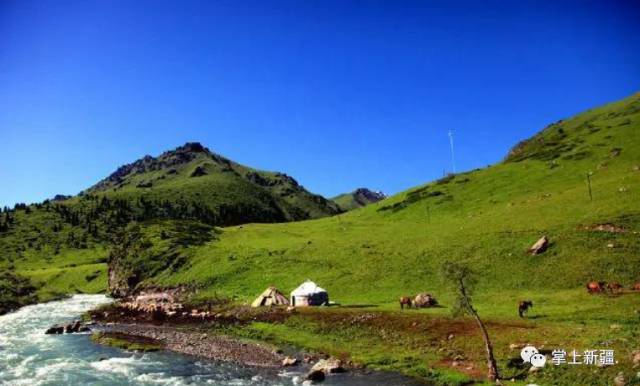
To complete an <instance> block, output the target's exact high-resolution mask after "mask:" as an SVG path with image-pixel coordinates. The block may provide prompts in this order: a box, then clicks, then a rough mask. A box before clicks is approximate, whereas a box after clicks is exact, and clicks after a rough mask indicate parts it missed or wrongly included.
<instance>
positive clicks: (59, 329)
mask: <svg viewBox="0 0 640 386" xmlns="http://www.w3.org/2000/svg"><path fill="white" fill-rule="evenodd" d="M44 333H45V334H48V335H52V334H64V326H63V325H60V324H56V325H55V326H51V327H49V328H47V330H46V331H45V332H44Z"/></svg>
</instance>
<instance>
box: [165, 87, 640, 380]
mask: <svg viewBox="0 0 640 386" xmlns="http://www.w3.org/2000/svg"><path fill="white" fill-rule="evenodd" d="M559 129H562V131H560V130H559ZM540 138H544V142H543V140H541V139H540ZM543 143H544V144H547V145H544V144H543ZM616 149H621V150H620V153H619V155H615V154H617V153H618V151H617V150H616ZM518 150H519V151H518V152H515V153H514V154H513V155H512V156H511V160H510V161H509V162H504V163H500V164H497V165H495V166H492V167H489V168H486V169H483V170H477V171H473V172H469V173H464V174H460V175H456V176H455V177H453V178H449V179H445V180H442V181H440V182H434V183H430V184H427V185H425V186H422V187H419V188H416V189H412V190H410V191H408V192H405V193H402V194H399V195H397V196H395V197H392V198H390V199H388V200H385V201H383V202H380V203H377V204H373V205H370V206H368V207H365V208H362V209H359V210H355V211H352V212H349V213H346V214H343V215H340V216H339V217H331V218H325V219H320V220H314V221H305V222H297V223H289V224H270V225H266V224H251V225H245V226H242V227H229V228H225V229H224V230H223V232H222V234H221V235H220V236H219V237H220V239H219V240H217V241H213V242H211V243H209V244H207V245H206V246H204V247H200V248H198V249H197V250H195V251H194V252H193V253H194V255H193V256H194V257H193V260H192V262H191V263H192V266H191V268H190V269H186V270H183V271H180V272H178V273H177V274H175V275H172V276H169V277H163V278H162V279H160V280H159V281H160V282H161V283H164V284H171V285H175V284H179V283H186V282H197V283H200V285H201V286H202V287H203V291H201V292H200V294H199V296H200V297H207V296H211V295H213V294H218V293H224V294H227V295H230V296H237V297H238V298H239V299H241V300H251V299H252V297H253V296H255V295H256V294H258V293H260V291H261V290H262V289H264V287H266V286H267V285H269V284H275V285H277V286H278V287H279V288H280V289H281V290H283V291H285V292H286V291H290V290H291V289H293V288H294V287H295V286H297V285H298V284H299V283H300V282H301V281H302V280H304V279H306V278H312V279H314V280H316V281H317V282H318V283H319V284H320V285H322V286H323V287H325V288H327V289H328V290H329V292H330V294H331V296H332V299H334V300H337V301H340V302H342V303H343V304H353V303H359V304H369V305H370V307H369V308H366V309H365V310H364V311H363V312H373V313H376V314H377V313H382V315H386V314H387V313H388V312H390V311H391V310H396V309H397V305H396V299H397V298H398V296H400V295H404V294H412V293H416V292H417V291H428V292H431V293H434V294H435V295H436V296H437V298H438V299H439V300H440V302H441V303H442V304H443V305H444V308H439V309H431V310H425V311H420V312H417V313H416V314H414V315H418V319H417V321H416V323H418V326H419V325H420V324H421V323H426V324H429V326H428V327H426V328H424V329H419V328H418V327H414V325H413V324H410V327H407V325H406V323H405V324H403V323H400V322H399V320H402V318H403V317H406V316H405V315H401V314H397V312H395V311H394V312H391V314H389V315H394V316H393V317H390V318H389V321H388V322H384V323H382V324H381V325H373V326H369V325H366V324H364V325H360V324H359V323H357V322H354V320H358V317H347V318H340V317H330V316H327V315H332V314H335V313H337V314H340V313H341V312H348V311H341V310H340V309H330V310H309V312H304V313H302V314H301V315H300V316H296V317H293V318H290V319H289V320H287V322H285V323H282V324H265V323H254V324H253V325H251V326H250V327H249V328H247V329H243V330H241V331H236V333H237V334H240V335H244V336H252V337H257V338H260V339H266V340H270V341H273V342H275V343H287V344H295V345H300V346H304V347H308V348H313V349H316V350H319V351H324V352H328V353H331V354H333V355H347V356H350V357H351V358H352V359H355V360H358V361H360V362H362V363H367V364H368V365H369V366H371V367H374V368H379V369H393V370H400V371H402V372H405V373H407V374H411V375H416V376H424V377H428V378H430V379H436V380H438V381H439V382H441V383H443V384H457V383H464V382H465V379H468V378H467V377H466V376H462V375H460V373H459V372H458V371H461V372H462V373H468V374H469V375H470V376H472V377H476V376H478V375H480V376H482V375H483V374H484V365H483V352H482V350H481V347H482V345H481V341H480V338H479V337H478V335H477V334H476V333H475V326H474V325H473V324H468V325H467V326H466V327H465V328H464V329H463V330H464V331H465V332H464V333H458V332H456V335H457V334H460V335H462V337H461V338H454V339H453V340H451V341H448V340H447V338H446V337H447V336H448V335H449V332H450V330H451V325H452V324H451V323H452V321H451V320H450V319H448V318H449V317H448V314H449V308H448V305H450V304H451V302H452V300H453V299H452V298H453V294H451V293H450V292H448V290H447V289H446V288H445V287H444V286H442V284H441V281H440V279H439V275H438V270H439V267H440V265H441V263H442V262H443V261H444V260H447V259H451V260H460V261H465V262H468V263H469V264H470V265H472V267H474V268H475V269H476V271H478V272H479V273H480V274H481V284H480V288H479V289H478V295H477V297H476V305H477V308H478V309H479V311H480V313H481V314H482V315H483V316H484V317H485V318H486V319H487V320H489V321H490V327H489V329H490V332H491V334H492V336H493V339H494V343H495V347H496V353H497V356H498V360H499V366H500V369H501V372H502V374H503V376H506V377H508V378H511V377H516V378H518V377H519V378H522V376H523V374H526V369H525V370H524V371H523V370H520V369H517V368H513V367H510V365H509V361H510V360H513V359H514V358H515V360H516V361H517V358H518V350H512V349H510V348H509V345H510V344H511V343H514V342H531V343H533V344H535V345H537V346H544V347H546V348H547V349H553V348H564V349H566V350H568V351H570V350H572V349H574V348H575V349H577V350H585V349H601V348H606V347H612V348H614V349H615V350H616V358H617V360H619V364H618V365H616V366H614V367H611V368H605V369H599V368H598V369H594V368H593V367H589V366H573V367H557V368H556V367H549V368H547V369H545V370H544V371H543V372H541V373H540V374H537V375H532V376H529V377H528V378H527V380H526V381H524V380H523V381H522V384H525V383H529V382H534V383H539V384H565V385H574V384H583V385H599V384H605V383H610V382H611V380H612V379H613V377H614V376H615V375H616V374H617V373H618V372H619V371H624V372H625V373H626V376H627V379H629V378H630V377H633V375H635V372H634V371H633V370H632V369H631V368H632V364H631V361H630V353H631V351H632V350H635V349H638V347H637V344H636V342H637V341H638V337H639V336H640V329H639V328H638V313H637V310H638V304H640V300H639V296H638V294H625V295H623V296H619V297H598V296H589V295H587V294H586V293H585V291H584V284H585V282H586V281H588V280H594V279H595V280H609V281H619V282H621V283H623V284H625V286H627V285H629V284H631V283H632V282H636V281H640V240H639V237H638V232H640V206H639V204H638V202H640V170H638V165H640V95H635V96H633V97H630V98H628V99H626V100H623V101H621V102H617V103H614V104H610V105H607V106H604V107H602V108H598V109H595V110H592V111H588V112H586V113H584V114H581V115H578V116H576V117H574V118H572V119H569V120H567V121H564V122H561V123H558V124H556V125H552V126H550V127H549V128H547V129H545V131H543V132H542V133H541V134H539V135H538V136H536V137H534V138H533V139H532V140H531V141H530V142H528V143H527V144H525V145H524V146H522V147H519V148H518ZM587 173H592V175H591V181H592V194H593V201H591V200H590V198H589V193H588V187H587V181H586V174H587ZM433 192H441V193H442V194H437V193H433ZM596 223H615V224H616V225H619V226H623V227H625V228H626V229H627V230H628V231H629V232H627V233H604V232H596V231H591V230H587V229H585V228H586V227H588V226H590V225H592V224H596ZM543 234H546V235H548V236H549V237H550V239H551V242H552V245H551V247H550V249H549V250H548V251H547V252H545V253H544V254H542V255H540V256H536V257H531V256H529V255H527V254H526V253H525V250H526V249H527V248H528V247H529V246H531V244H533V243H534V242H535V241H536V240H537V239H538V238H539V237H540V236H541V235H543ZM521 299H531V300H533V302H534V304H535V308H534V310H533V313H532V316H533V319H530V320H526V321H521V320H519V319H518V318H517V317H516V316H515V314H516V305H517V302H518V301H519V300H521ZM421 317H423V318H424V319H421ZM612 325H618V326H619V327H616V328H615V329H612V328H610V327H611V326H612ZM337 326H339V328H337ZM418 331H419V332H418ZM461 354H462V356H463V357H464V359H463V360H462V361H460V362H462V363H464V366H465V367H464V369H463V367H457V368H456V371H454V372H453V373H452V372H451V370H448V369H446V367H447V366H449V367H450V366H451V363H453V359H454V358H456V356H457V355H461ZM468 365H469V367H470V368H471V370H466V366H468ZM633 382H635V383H633ZM638 382H640V380H639V379H635V378H633V381H632V383H631V384H637V383H638Z"/></svg>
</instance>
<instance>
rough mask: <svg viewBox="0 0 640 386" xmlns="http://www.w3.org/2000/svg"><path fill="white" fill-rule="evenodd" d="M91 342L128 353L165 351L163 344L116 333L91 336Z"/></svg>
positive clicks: (98, 333)
mask: <svg viewBox="0 0 640 386" xmlns="http://www.w3.org/2000/svg"><path fill="white" fill-rule="evenodd" d="M91 340H92V341H93V342H95V343H98V344H102V345H105V346H110V347H115V348H119V349H122V350H127V351H138V352H149V351H158V350H162V349H163V346H162V345H161V344H159V343H157V342H154V341H151V340H147V339H142V338H140V337H131V336H126V335H121V334H114V333H104V332H96V333H94V334H92V335H91Z"/></svg>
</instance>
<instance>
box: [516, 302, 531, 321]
mask: <svg viewBox="0 0 640 386" xmlns="http://www.w3.org/2000/svg"><path fill="white" fill-rule="evenodd" d="M532 307H533V302H532V301H531V300H522V301H520V304H518V315H520V317H521V318H524V313H525V312H527V311H528V310H529V308H532Z"/></svg>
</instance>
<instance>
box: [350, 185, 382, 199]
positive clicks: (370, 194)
mask: <svg viewBox="0 0 640 386" xmlns="http://www.w3.org/2000/svg"><path fill="white" fill-rule="evenodd" d="M353 194H354V195H355V196H360V197H364V198H366V199H367V200H369V201H371V202H377V201H380V200H384V199H385V198H387V195H386V194H384V193H383V192H381V191H379V190H378V191H372V190H369V189H367V188H358V189H356V191H355V192H353Z"/></svg>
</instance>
